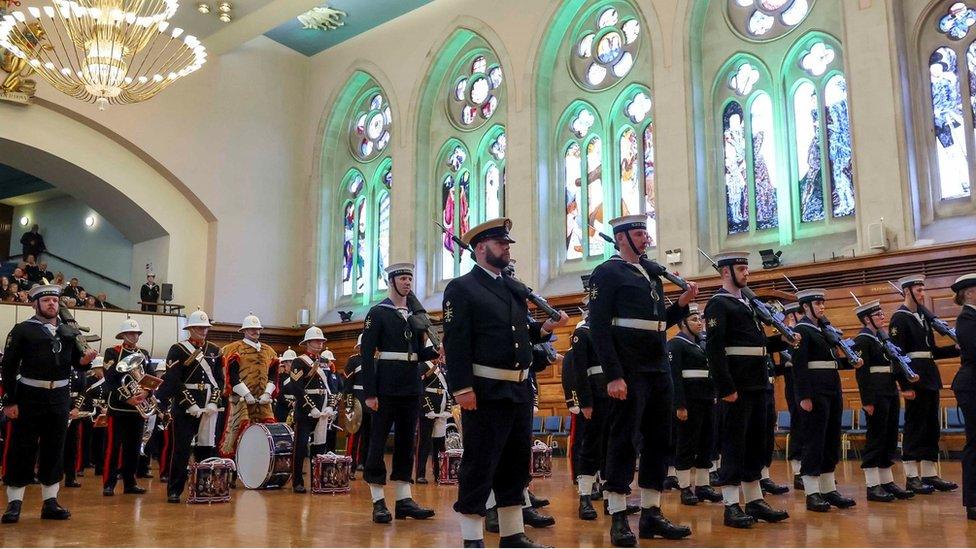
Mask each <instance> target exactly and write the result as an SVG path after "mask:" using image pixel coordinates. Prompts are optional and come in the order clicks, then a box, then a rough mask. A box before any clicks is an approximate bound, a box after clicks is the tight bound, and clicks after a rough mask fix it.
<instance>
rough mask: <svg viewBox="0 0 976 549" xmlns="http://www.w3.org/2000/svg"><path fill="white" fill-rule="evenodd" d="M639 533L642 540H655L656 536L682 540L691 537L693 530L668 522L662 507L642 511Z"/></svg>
mask: <svg viewBox="0 0 976 549" xmlns="http://www.w3.org/2000/svg"><path fill="white" fill-rule="evenodd" d="M637 532H638V535H639V536H640V538H641V539H654V536H661V537H662V538H664V539H682V538H686V537H688V536H690V535H691V528H688V527H687V526H684V525H680V524H675V523H673V522H671V521H670V520H668V519H667V517H665V516H664V515H663V514H662V513H661V508H660V507H649V508H647V509H641V516H640V522H639V523H638V528H637Z"/></svg>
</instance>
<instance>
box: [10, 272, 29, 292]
mask: <svg viewBox="0 0 976 549" xmlns="http://www.w3.org/2000/svg"><path fill="white" fill-rule="evenodd" d="M11 282H16V283H17V286H18V287H20V288H21V289H23V290H29V289H30V287H31V283H30V281H29V280H27V275H26V274H25V273H24V269H22V268H20V267H17V268H16V269H14V279H13V280H12V281H11Z"/></svg>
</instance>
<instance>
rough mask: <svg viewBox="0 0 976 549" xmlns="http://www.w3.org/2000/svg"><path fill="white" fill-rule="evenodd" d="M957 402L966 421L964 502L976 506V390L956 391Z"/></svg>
mask: <svg viewBox="0 0 976 549" xmlns="http://www.w3.org/2000/svg"><path fill="white" fill-rule="evenodd" d="M956 402H958V403H959V409H960V410H961V411H962V417H963V420H964V421H965V422H966V445H965V446H963V448H962V504H963V505H965V506H966V507H976V392H973V391H958V392H956Z"/></svg>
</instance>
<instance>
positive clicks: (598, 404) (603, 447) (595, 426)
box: [579, 398, 611, 476]
mask: <svg viewBox="0 0 976 549" xmlns="http://www.w3.org/2000/svg"><path fill="white" fill-rule="evenodd" d="M610 406H611V404H610V399H609V398H594V399H593V414H592V415H590V419H589V420H586V428H585V429H584V430H583V437H582V442H581V443H580V455H579V474H580V475H590V476H592V475H595V474H597V473H599V472H601V471H602V472H604V473H605V472H606V471H605V469H606V466H607V448H608V446H609V442H610V428H609V425H610ZM583 419H584V420H585V419H586V418H583Z"/></svg>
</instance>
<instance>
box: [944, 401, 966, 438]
mask: <svg viewBox="0 0 976 549" xmlns="http://www.w3.org/2000/svg"><path fill="white" fill-rule="evenodd" d="M945 413H946V424H945V429H943V430H942V433H943V434H950V435H955V434H960V433H965V432H966V424H965V423H964V422H963V418H962V411H960V410H959V408H946V409H945Z"/></svg>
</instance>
